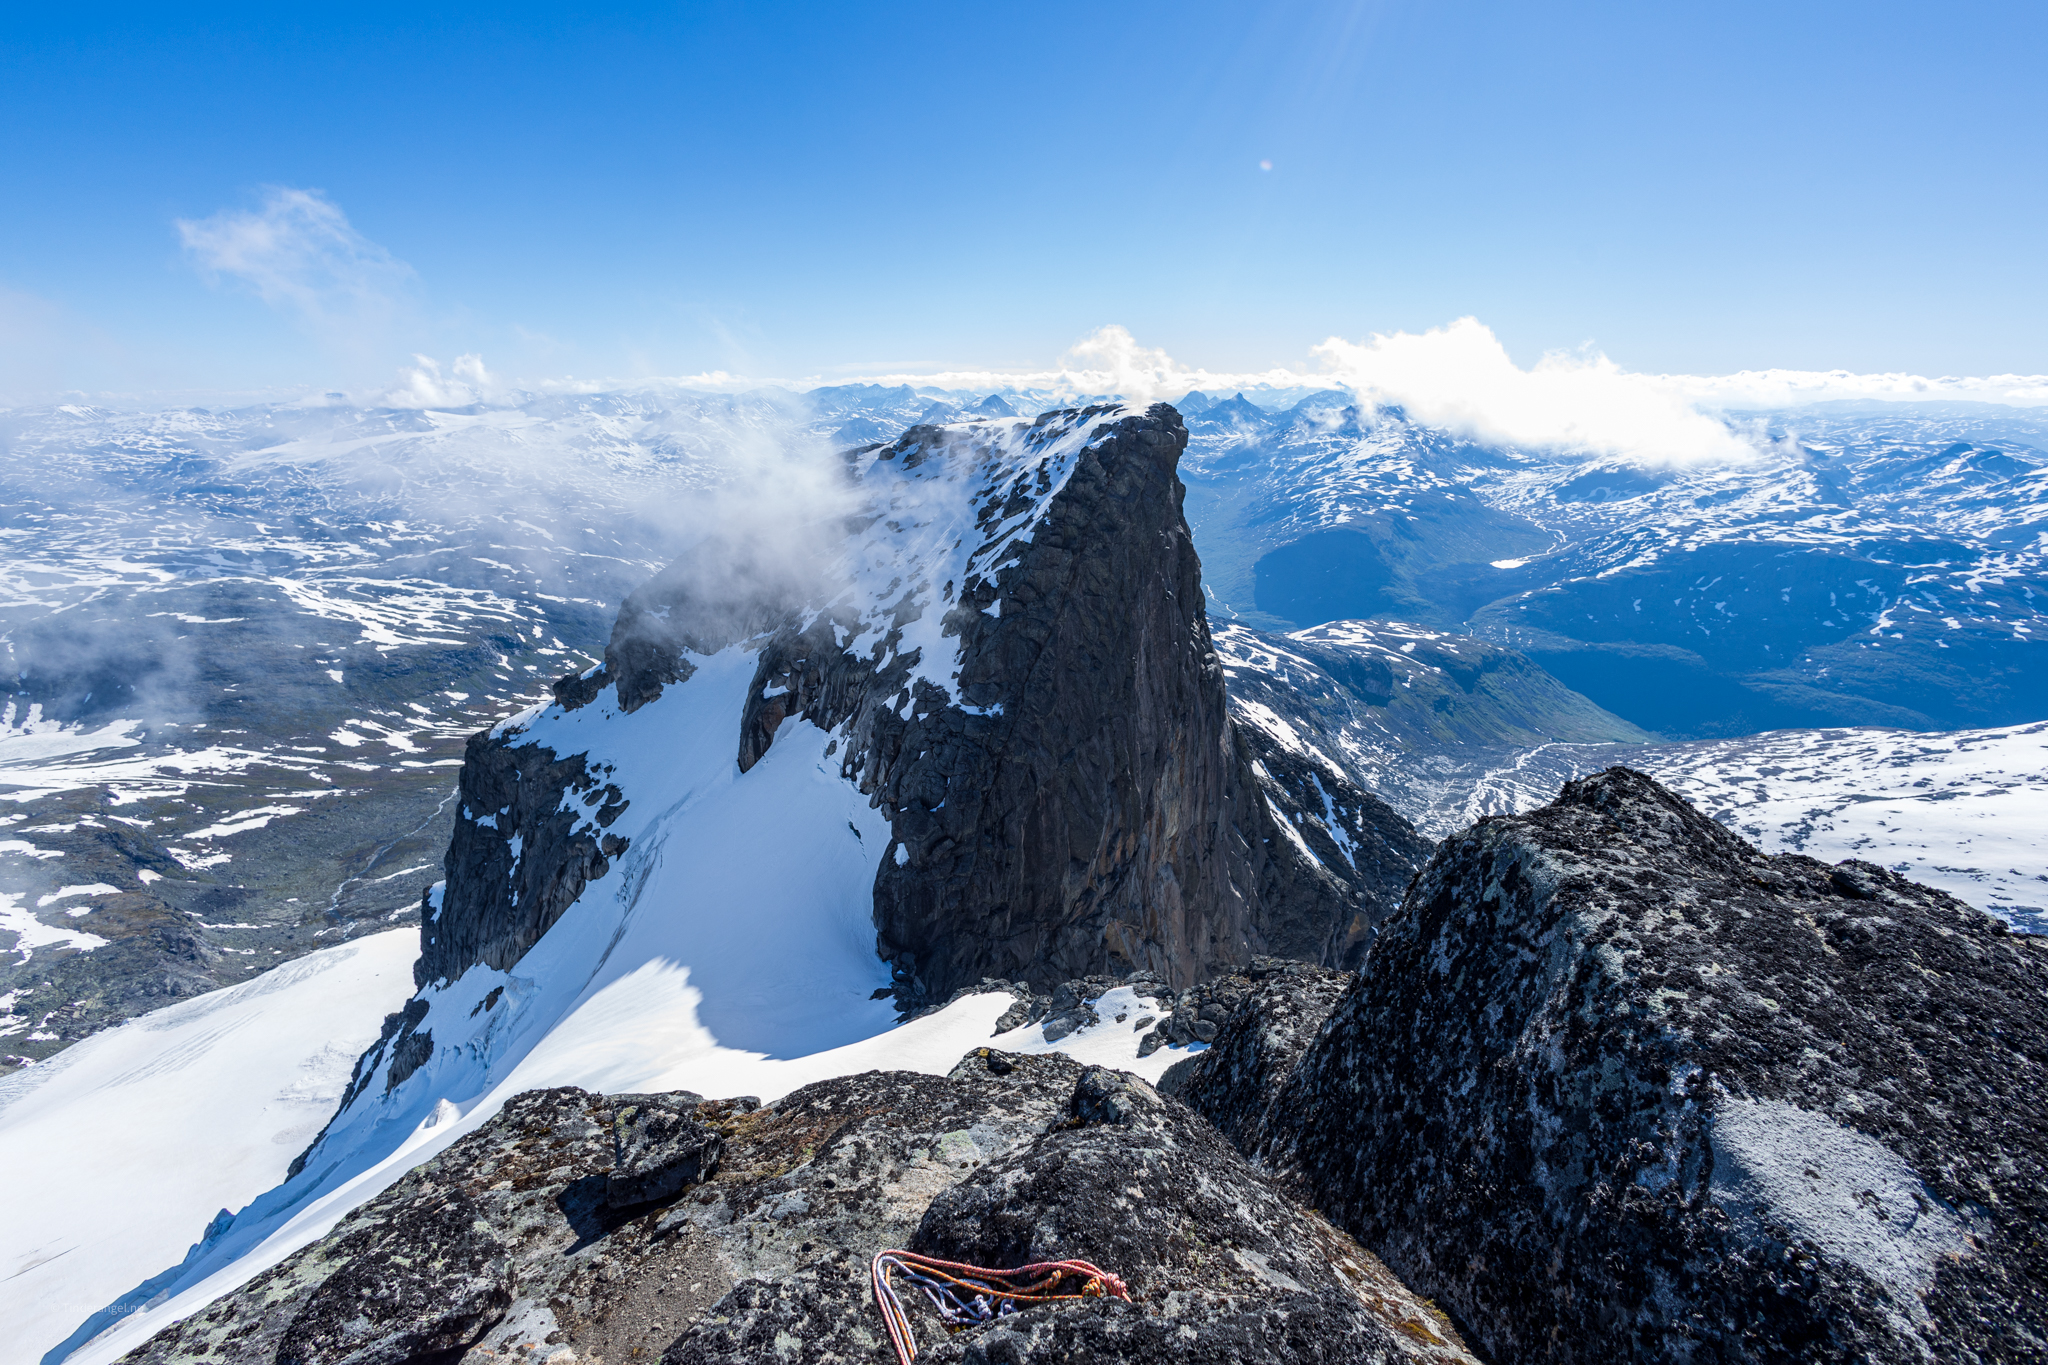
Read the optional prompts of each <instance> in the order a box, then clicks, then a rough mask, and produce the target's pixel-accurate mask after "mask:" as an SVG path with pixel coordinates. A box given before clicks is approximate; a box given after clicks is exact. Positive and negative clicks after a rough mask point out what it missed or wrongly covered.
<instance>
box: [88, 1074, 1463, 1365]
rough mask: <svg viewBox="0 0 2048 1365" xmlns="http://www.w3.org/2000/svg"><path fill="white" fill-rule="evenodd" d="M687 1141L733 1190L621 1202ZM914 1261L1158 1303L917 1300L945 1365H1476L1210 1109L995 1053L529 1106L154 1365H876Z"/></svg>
mask: <svg viewBox="0 0 2048 1365" xmlns="http://www.w3.org/2000/svg"><path fill="white" fill-rule="evenodd" d="M675 1121H680V1122H675ZM682 1124H688V1125H691V1126H695V1127H701V1128H702V1129H703V1130H705V1131H707V1132H709V1133H711V1134H713V1135H715V1137H716V1138H717V1139H718V1141H719V1143H720V1146H721V1148H722V1156H721V1159H720V1160H719V1161H718V1163H717V1165H716V1168H715V1169H712V1168H710V1167H708V1166H707V1167H705V1168H704V1170H703V1172H702V1173H703V1175H704V1176H705V1178H704V1179H702V1180H700V1181H694V1182H690V1183H686V1184H684V1185H682V1186H681V1187H680V1188H678V1189H676V1190H674V1191H672V1192H671V1193H670V1194H669V1195H667V1196H663V1197H661V1198H658V1199H656V1200H653V1201H650V1202H645V1203H636V1204H634V1205H632V1206H631V1207H629V1208H619V1207H616V1206H615V1205H614V1204H613V1203H611V1202H610V1201H608V1199H607V1190H608V1185H609V1182H610V1180H611V1179H612V1178H613V1177H615V1176H616V1175H618V1174H619V1170H618V1168H617V1166H615V1165H614V1164H613V1158H614V1156H615V1154H616V1153H618V1152H621V1151H623V1152H625V1153H626V1154H627V1156H628V1158H629V1159H633V1154H634V1153H637V1152H641V1151H647V1152H654V1151H658V1150H660V1149H661V1147H662V1146H663V1144H664V1143H665V1142H669V1141H672V1140H673V1136H674V1134H675V1133H676V1132H679V1131H681V1125H682ZM657 1128H664V1129H665V1130H666V1131H668V1132H669V1134H670V1137H669V1138H666V1139H664V1138H660V1137H657V1136H656V1134H655V1130H656V1129H657ZM622 1133H625V1134H644V1135H646V1136H647V1137H649V1138H651V1139H653V1140H652V1142H651V1143H648V1144H645V1145H643V1144H642V1143H641V1141H640V1138H639V1137H637V1136H629V1137H626V1138H621V1137H619V1135H620V1134H622ZM621 1144H623V1145H621ZM904 1246H907V1247H909V1248H911V1249H913V1250H921V1251H925V1252H927V1253H929V1254H936V1255H941V1256H947V1257H964V1258H967V1259H969V1260H974V1261H978V1262H982V1263H991V1262H992V1263H995V1264H1013V1265H1014V1264H1021V1263H1023V1261H1025V1260H1028V1259H1037V1258H1042V1257H1045V1256H1058V1257H1070V1256H1080V1257H1084V1258H1088V1259H1093V1260H1095V1261H1097V1262H1098V1264H1101V1265H1103V1266H1104V1268H1105V1269H1109V1270H1111V1271H1112V1273H1115V1274H1118V1275H1120V1276H1122V1277H1123V1278H1124V1279H1125V1280H1126V1281H1127V1282H1128V1283H1129V1284H1130V1286H1131V1289H1132V1292H1133V1296H1134V1298H1135V1300H1136V1302H1134V1303H1131V1304H1123V1303H1117V1302H1105V1301H1102V1300H1093V1299H1090V1300H1083V1301H1080V1302H1076V1303H1073V1304H1071V1305H1066V1306H1060V1307H1047V1308H1039V1309H1031V1310H1027V1311H1025V1312H1022V1313H1019V1314H1016V1315H1014V1316H1010V1317H1005V1318H1002V1319H999V1320H998V1322H997V1323H995V1324H992V1325H990V1326H989V1327H987V1328H985V1329H982V1330H979V1331H972V1332H967V1333H963V1334H961V1335H959V1336H953V1337H949V1336H948V1335H947V1334H946V1332H945V1331H944V1329H943V1327H942V1325H941V1323H940V1322H939V1320H938V1317H937V1315H936V1313H934V1312H932V1311H931V1310H930V1309H929V1307H928V1306H927V1305H926V1304H925V1303H924V1301H923V1299H922V1298H921V1297H918V1296H914V1295H913V1296H910V1298H909V1300H908V1302H909V1303H910V1307H911V1310H912V1313H913V1317H914V1325H915V1329H916V1331H917V1332H918V1334H919V1341H920V1345H921V1347H922V1350H921V1352H920V1355H919V1359H920V1360H921V1361H926V1360H929V1361H932V1362H937V1365H947V1363H948V1362H961V1361H986V1362H1008V1363H1009V1365H1027V1363H1031V1362H1038V1363H1041V1365H1051V1363H1052V1362H1055V1361H1061V1362H1067V1361H1104V1362H1107V1361H1112V1360H1114V1361H1134V1362H1158V1363H1159V1365H1166V1362H1169V1361H1172V1362H1180V1361H1189V1360H1192V1361H1217V1362H1222V1361H1226V1360H1228V1361H1249V1362H1270V1363H1271V1365H1306V1363H1307V1362H1329V1363H1330V1365H1336V1363H1337V1362H1340V1361H1341V1362H1381V1363H1385V1365H1391V1363H1392V1362H1396V1361H1399V1362H1435V1363H1436V1365H1469V1362H1471V1360H1472V1357H1471V1356H1470V1355H1469V1354H1467V1353H1466V1352H1465V1351H1464V1349H1463V1348H1462V1347H1461V1346H1460V1345H1459V1344H1458V1341H1457V1338H1456V1334H1455V1333H1454V1332H1452V1331H1451V1329H1450V1326H1449V1324H1448V1323H1447V1322H1446V1321H1445V1320H1444V1319H1443V1318H1442V1316H1441V1315H1439V1314H1437V1313H1435V1312H1434V1311H1432V1310H1431V1309H1430V1308H1429V1307H1428V1306H1427V1305H1426V1304H1424V1303H1423V1302H1422V1301H1420V1300H1419V1299H1417V1298H1416V1297H1415V1296H1414V1295H1412V1294H1410V1293H1409V1292H1408V1291H1407V1290H1406V1289H1405V1288H1404V1287H1403V1286H1402V1285H1401V1284H1400V1282H1399V1281H1398V1280H1396V1279H1395V1278H1394V1277H1393V1276H1392V1275H1391V1274H1389V1273H1388V1272H1387V1270H1386V1268H1385V1267H1384V1266H1382V1265H1381V1264H1380V1263H1379V1262H1378V1261H1377V1260H1375V1259H1374V1258H1373V1257H1372V1256H1371V1254H1370V1253H1368V1252H1366V1251H1364V1250H1362V1249H1361V1248H1360V1247H1358V1246H1357V1245H1356V1244H1355V1243H1353V1242H1352V1241H1351V1240H1350V1239H1349V1238H1348V1237H1346V1236H1345V1235H1344V1234H1343V1233H1341V1232H1339V1231H1337V1230H1336V1229H1335V1228H1333V1227H1331V1226H1330V1225H1329V1224H1328V1223H1326V1222H1325V1221H1323V1220H1322V1219H1321V1218H1320V1217H1318V1216H1317V1215H1315V1214H1313V1213H1311V1212H1308V1211H1306V1210H1303V1209H1301V1208H1298V1207H1297V1206H1295V1205H1294V1204H1293V1203H1291V1202H1290V1201H1289V1200H1288V1198H1287V1197H1286V1196H1285V1195H1284V1194H1283V1193H1282V1192H1281V1191H1280V1189H1279V1188H1278V1187H1276V1186H1274V1185H1273V1184H1272V1183H1271V1182H1269V1181H1267V1180H1266V1179H1265V1178H1264V1177H1262V1176H1260V1175H1258V1174H1257V1173H1256V1172H1254V1171H1253V1170H1252V1169H1251V1167H1250V1166H1249V1165H1247V1164H1246V1162H1245V1161H1244V1159H1243V1158H1242V1157H1241V1156H1239V1155H1238V1153H1237V1152H1236V1150H1235V1149H1233V1148H1232V1147H1230V1145H1229V1144H1228V1143H1226V1142H1225V1141H1223V1139H1222V1138H1221V1137H1220V1136H1218V1135H1217V1133H1216V1132H1215V1131H1214V1129H1212V1128H1211V1127H1210V1126H1209V1125H1208V1124H1206V1123H1204V1122H1203V1121H1202V1120H1201V1119H1200V1118H1198V1117H1197V1116H1195V1115H1194V1114H1192V1113H1191V1112H1189V1111H1188V1110H1187V1109H1186V1108H1184V1107H1183V1106H1181V1105H1179V1104H1177V1103H1175V1102H1173V1101H1171V1100H1168V1099H1164V1098H1162V1097H1161V1096H1159V1095H1158V1094H1157V1093H1156V1092H1154V1091H1153V1090H1152V1088H1151V1087H1150V1086H1147V1085H1146V1084H1145V1083H1144V1082H1143V1081H1141V1080H1138V1079H1137V1078H1135V1077H1132V1076H1129V1075H1126V1074H1124V1073H1120V1072H1112V1071H1105V1070H1102V1069H1100V1068H1093V1069H1090V1068H1083V1067H1082V1066H1080V1065H1079V1064H1078V1063H1075V1062H1073V1061H1071V1060H1069V1059H1067V1058H1065V1057H1058V1056H1006V1055H1004V1054H1002V1053H999V1052H991V1051H989V1050H988V1049H980V1050H978V1051H977V1052H975V1053H973V1054H970V1055H969V1056H968V1057H966V1058H965V1059H963V1060H962V1062H961V1064H960V1065H959V1066H958V1067H957V1068H956V1069H955V1070H954V1072H953V1073H952V1074H951V1075H950V1076H947V1077H938V1076H925V1075H918V1074H913V1073H906V1072H869V1073H867V1074H865V1075H861V1076H849V1077H845V1078H842V1079H839V1080H833V1081H825V1082H822V1083H820V1084H817V1085H812V1086H807V1087H805V1088H804V1089H802V1090H798V1091H796V1092H794V1093H792V1094H790V1095H787V1096H785V1097H784V1098H782V1099H781V1100H779V1101H777V1102H776V1103H774V1104H771V1105H768V1106H765V1107H763V1106H758V1105H756V1104H754V1103H753V1102H752V1101H712V1102H698V1101H697V1099H696V1097H695V1096H691V1095H684V1094H676V1095H632V1096H620V1097H616V1098H614V1099H606V1098H604V1097H603V1096H599V1095H593V1094H590V1093H588V1092H586V1091H581V1090H576V1089H573V1088H564V1089H558V1090H545V1091H530V1092H528V1093H526V1094H523V1095H520V1096H518V1097H516V1098H514V1099H513V1100H512V1101H510V1102H509V1103H508V1104H507V1105H506V1107H505V1109H504V1110H503V1112H502V1113H500V1114H499V1115H498V1116H497V1117H496V1118H494V1119H492V1120H491V1121H490V1122H489V1123H486V1124H485V1125H483V1126H482V1127H480V1128H479V1129H477V1130H476V1131H475V1132H473V1133H471V1134H469V1135H467V1136H465V1137H463V1138H462V1139H460V1140H459V1141H457V1142H456V1143H455V1144H453V1145H452V1146H450V1147H449V1148H448V1150H447V1151H445V1152H443V1153H442V1154H441V1155H440V1156H437V1157H435V1158H434V1159H433V1160H431V1161H429V1162H427V1163H426V1164H425V1165H423V1166H421V1167H419V1168H418V1169H417V1170H415V1171H413V1172H412V1173H410V1174H408V1175H407V1176H405V1177H404V1178H403V1179H401V1180H400V1181H399V1182H398V1183H397V1184H396V1185H394V1186H392V1187H391V1188H390V1189H389V1190H387V1191H386V1192H385V1193H384V1194H382V1195H380V1196H378V1197H377V1198H376V1199H374V1200H372V1201H371V1202H370V1203H368V1204H366V1205H364V1206H363V1207H362V1208H359V1209H357V1210H356V1211H355V1212H353V1213H351V1214H350V1215H348V1217H346V1218H345V1219H344V1220H343V1221H342V1223H341V1224H340V1225H339V1226H338V1227H337V1228H336V1229H335V1231H334V1232H333V1233H332V1234H331V1235H330V1236H328V1237H327V1238H326V1239H325V1240H323V1241H321V1242H319V1243H316V1244H314V1245H313V1246H310V1247H307V1248H306V1249H304V1250H302V1251H300V1252H299V1253H297V1254H295V1255H294V1256H292V1257H290V1258H288V1259H287V1260H285V1261H284V1262H282V1263H280V1264H279V1265H278V1266H276V1267H275V1268H273V1269H272V1270H270V1271H267V1272H265V1273H264V1274H263V1275H260V1276H258V1277H257V1278H256V1279H254V1280H252V1281H250V1282H249V1283H248V1284H247V1285H245V1286H243V1287H242V1288H241V1289H239V1290H237V1291H235V1292H234V1293H232V1294H230V1295H228V1296H226V1297H224V1298H222V1299H220V1300H218V1301H217V1302H215V1303H214V1304H213V1305H211V1306H210V1307H208V1308H207V1309H205V1310H204V1311H202V1312H201V1313H198V1314H196V1315H194V1316H193V1317H191V1318H189V1319H187V1320H186V1321H184V1322H182V1323H179V1324H177V1325H175V1326H173V1327H170V1328H168V1329H166V1330H165V1331H164V1332H162V1333H159V1334H158V1335H157V1336H156V1337H154V1338H152V1339H151V1340H150V1341H149V1342H148V1343H146V1344H145V1345H144V1346H143V1347H141V1348H140V1349H138V1350H137V1351H135V1352H134V1353H132V1354H131V1355H130V1356H129V1357H128V1359H129V1360H130V1361H132V1362H138V1363H140V1362H150V1365H171V1363H172V1362H189V1363H192V1365H196V1362H199V1361H206V1362H209V1363H210V1365H274V1363H275V1362H277V1361H285V1360H289V1361H292V1362H294V1365H341V1362H344V1361H346V1362H349V1365H366V1363H367V1362H371V1361H376V1362H391V1363H392V1365H397V1362H401V1361H426V1360H438V1361H455V1360H461V1359H468V1360H471V1361H482V1360H489V1359H501V1358H504V1357H506V1356H515V1357H517V1358H528V1357H529V1356H530V1358H533V1359H546V1358H556V1359H567V1357H563V1356H561V1355H560V1354H559V1353H560V1352H561V1351H563V1350H565V1349H566V1350H568V1351H571V1352H573V1353H574V1358H575V1359H577V1360H581V1361H584V1362H589V1365H624V1362H628V1361H633V1360H640V1361H648V1360H653V1359H656V1358H657V1357H658V1358H660V1359H661V1360H663V1361H664V1362H665V1363H666V1365H709V1363H710V1362H720V1363H721V1365H740V1363H741V1362H745V1363H746V1365H754V1362H758V1361H761V1360H776V1361H781V1362H788V1365H824V1363H825V1362H835V1363H836V1362H846V1363H847V1365H852V1363H853V1362H859V1363H860V1365H873V1362H876V1361H878V1360H882V1359H886V1358H887V1353H888V1344H887V1341H886V1338H885V1337H884V1335H883V1332H882V1326H881V1320H880V1317H879V1315H878V1313H877V1312H876V1309H875V1306H874V1303H873V1300H872V1298H871V1297H870V1295H869V1291H868V1263H869V1259H870V1258H871V1257H872V1256H873V1255H874V1253H875V1252H876V1251H877V1250H880V1249H882V1248H885V1247H904ZM529 1343H530V1345H529Z"/></svg>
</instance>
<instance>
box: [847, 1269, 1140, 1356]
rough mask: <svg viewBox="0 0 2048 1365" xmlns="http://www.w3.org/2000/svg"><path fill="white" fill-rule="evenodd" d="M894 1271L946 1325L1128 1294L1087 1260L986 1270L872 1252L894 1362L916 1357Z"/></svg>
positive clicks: (1119, 1282)
mask: <svg viewBox="0 0 2048 1365" xmlns="http://www.w3.org/2000/svg"><path fill="white" fill-rule="evenodd" d="M899 1270H900V1271H902V1272H903V1274H904V1276H905V1277H906V1278H907V1279H908V1280H909V1281H910V1283H912V1284H914V1285H916V1286H917V1287H918V1288H919V1289H922V1290H923V1291H924V1293H925V1297H926V1298H928V1299H930V1300H931V1301H932V1305H933V1307H935V1308H937V1309H938V1310H939V1316H940V1318H941V1319H942V1320H943V1321H944V1322H945V1324H946V1326H947V1327H948V1328H949V1329H958V1328H961V1327H971V1326H973V1325H975V1324H976V1323H980V1322H990V1321H993V1320H994V1319H996V1318H998V1317H1001V1316H1003V1315H1004V1314H1007V1313H1014V1312H1015V1311H1017V1308H1018V1307H1019V1306H1020V1305H1029V1304H1035V1303H1055V1302H1059V1301H1061V1300H1065V1299H1099V1298H1116V1299H1122V1300H1124V1301H1125V1302H1126V1303H1128V1302H1129V1301H1130V1297H1131V1291H1130V1290H1129V1289H1128V1288H1126V1287H1125V1285H1124V1282H1123V1281H1122V1280H1120V1279H1118V1278H1117V1277H1116V1276H1114V1275H1112V1274H1110V1273H1109V1272H1108V1271H1106V1270H1104V1269H1102V1268H1101V1267H1099V1266H1094V1265H1090V1264H1089V1263H1088V1262H1087V1261H1039V1262H1036V1263H1035V1264H1032V1265H1025V1266H1018V1267H1017V1268H1016V1269H1015V1270H991V1269H989V1268H988V1267H986V1266H978V1265H962V1264H961V1263H960V1262H958V1261H941V1260H936V1259H934V1258H932V1257H930V1256H920V1255H918V1254H917V1253H916V1252H912V1251H893V1250H892V1251H881V1252H877V1253H875V1259H874V1262H873V1264H872V1265H871V1266H870V1267H869V1277H870V1279H871V1280H872V1282H873V1287H874V1292H875V1306H876V1307H877V1308H880V1309H881V1310H882V1322H883V1324H884V1325H885V1326H886V1327H887V1328H888V1329H889V1342H890V1344H891V1345H893V1346H894V1347H895V1348H896V1360H897V1365H911V1362H912V1361H913V1360H915V1359H916V1358H917V1339H916V1337H914V1336H913V1335H912V1334H911V1330H910V1315H909V1314H908V1313H907V1312H905V1311H904V1308H903V1301H902V1300H901V1299H900V1298H898V1297H897V1295H896V1286H895V1283H894V1281H893V1279H892V1275H893V1273H894V1272H896V1271H899ZM1070 1279H1072V1280H1079V1281H1080V1284H1079V1286H1078V1288H1077V1289H1076V1290H1075V1291H1074V1292H1073V1293H1058V1292H1054V1291H1057V1290H1059V1289H1061V1288H1062V1287H1063V1286H1064V1285H1065V1284H1066V1282H1067V1281H1068V1280H1070ZM1020 1281H1021V1283H1020Z"/></svg>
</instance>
